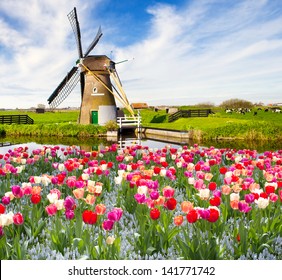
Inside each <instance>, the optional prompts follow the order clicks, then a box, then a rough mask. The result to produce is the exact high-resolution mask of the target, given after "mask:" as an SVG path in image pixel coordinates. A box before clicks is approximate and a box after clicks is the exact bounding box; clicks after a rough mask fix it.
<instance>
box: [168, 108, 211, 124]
mask: <svg viewBox="0 0 282 280" xmlns="http://www.w3.org/2000/svg"><path fill="white" fill-rule="evenodd" d="M209 114H213V112H212V110H211V109H200V110H179V111H177V112H175V113H174V114H171V115H169V116H168V122H174V121H176V120H178V119H179V118H193V117H207V116H208V115H209Z"/></svg>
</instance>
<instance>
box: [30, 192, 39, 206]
mask: <svg viewBox="0 0 282 280" xmlns="http://www.w3.org/2000/svg"><path fill="white" fill-rule="evenodd" d="M30 200H31V202H32V203H33V204H38V203H39V202H40V201H41V196H40V195H39V194H33V195H32V196H31V198H30Z"/></svg>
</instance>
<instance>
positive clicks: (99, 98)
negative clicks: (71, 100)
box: [48, 8, 134, 125]
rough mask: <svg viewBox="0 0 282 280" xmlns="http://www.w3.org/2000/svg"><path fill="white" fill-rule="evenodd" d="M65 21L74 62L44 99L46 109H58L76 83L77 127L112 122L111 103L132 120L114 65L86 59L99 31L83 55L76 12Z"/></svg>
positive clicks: (103, 57) (106, 59) (102, 58)
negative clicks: (75, 56)
mask: <svg viewBox="0 0 282 280" xmlns="http://www.w3.org/2000/svg"><path fill="white" fill-rule="evenodd" d="M68 19H69V21H70V24H71V27H72V29H73V32H74V35H75V39H76V44H77V49H78V60H77V61H76V65H75V66H73V67H72V69H71V70H70V71H69V72H68V73H67V75H66V77H65V78H64V79H63V80H62V82H61V83H60V84H59V85H58V87H57V88H56V89H55V90H54V92H53V93H52V94H51V95H50V97H49V98H48V104H49V105H50V107H51V108H56V107H58V106H59V105H60V104H61V103H62V102H63V101H64V100H65V99H66V98H67V97H68V96H69V94H70V93H71V92H72V91H73V89H74V88H75V86H76V85H77V84H78V83H79V82H80V89H81V105H80V114H79V123H81V124H91V123H92V124H100V125H103V124H105V123H106V122H107V121H109V120H116V114H117V107H116V101H115V99H117V100H118V101H119V102H120V103H121V104H122V105H124V107H125V108H127V109H128V111H129V113H130V114H131V115H132V116H134V112H133V110H132V108H131V106H130V104H129V102H128V99H127V97H126V94H125V92H124V90H123V88H122V84H121V81H120V79H119V76H118V74H117V71H116V68H115V65H116V64H117V63H115V62H114V61H112V60H111V59H110V58H109V57H107V56H106V55H89V54H90V52H91V51H92V50H93V49H94V47H95V46H96V45H97V43H98V42H99V40H100V38H101V36H102V35H103V33H102V30H101V27H99V29H98V32H97V35H96V36H95V38H94V40H93V41H92V43H91V44H90V45H89V47H88V49H87V50H86V52H85V53H83V51H82V44H81V36H80V27H79V22H78V17H77V12H76V8H74V9H73V10H72V11H71V12H70V13H69V14H68ZM112 80H113V81H114V84H115V85H114V84H113V83H112Z"/></svg>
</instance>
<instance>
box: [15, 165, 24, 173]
mask: <svg viewBox="0 0 282 280" xmlns="http://www.w3.org/2000/svg"><path fill="white" fill-rule="evenodd" d="M16 169H17V173H18V174H19V173H21V172H22V171H23V169H24V168H23V166H17V167H16Z"/></svg>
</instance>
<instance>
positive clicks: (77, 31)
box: [68, 7, 82, 58]
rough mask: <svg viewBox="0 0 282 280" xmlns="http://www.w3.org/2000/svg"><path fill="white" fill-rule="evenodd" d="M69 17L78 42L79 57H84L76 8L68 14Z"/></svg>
mask: <svg viewBox="0 0 282 280" xmlns="http://www.w3.org/2000/svg"><path fill="white" fill-rule="evenodd" d="M68 19H69V21H70V24H71V27H72V30H73V33H74V36H75V40H76V44H77V49H78V56H79V58H82V46H81V36H80V28H79V22H78V18H77V13H76V8H75V7H74V9H73V10H72V11H71V12H70V13H69V14H68Z"/></svg>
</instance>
